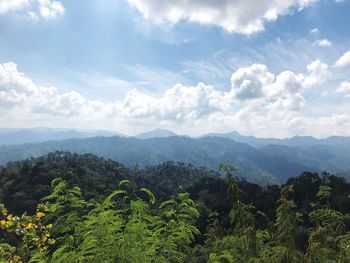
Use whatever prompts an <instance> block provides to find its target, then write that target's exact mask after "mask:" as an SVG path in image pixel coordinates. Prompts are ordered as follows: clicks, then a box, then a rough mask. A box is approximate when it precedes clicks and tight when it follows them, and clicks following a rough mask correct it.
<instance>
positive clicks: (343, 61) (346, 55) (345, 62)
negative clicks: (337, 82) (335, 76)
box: [334, 50, 350, 67]
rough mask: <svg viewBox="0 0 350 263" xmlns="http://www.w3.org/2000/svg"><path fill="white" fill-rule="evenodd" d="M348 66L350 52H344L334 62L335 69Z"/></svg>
mask: <svg viewBox="0 0 350 263" xmlns="http://www.w3.org/2000/svg"><path fill="white" fill-rule="evenodd" d="M349 64H350V50H349V51H347V52H345V53H344V54H343V55H342V56H341V57H340V58H339V59H338V60H337V61H336V62H335V64H334V65H335V66H336V67H345V66H347V65H349Z"/></svg>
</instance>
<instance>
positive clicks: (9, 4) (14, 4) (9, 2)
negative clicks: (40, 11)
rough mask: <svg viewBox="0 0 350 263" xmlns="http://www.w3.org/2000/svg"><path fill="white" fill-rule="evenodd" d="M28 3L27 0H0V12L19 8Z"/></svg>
mask: <svg viewBox="0 0 350 263" xmlns="http://www.w3.org/2000/svg"><path fill="white" fill-rule="evenodd" d="M27 5H29V0H1V1H0V14H3V13H7V12H10V11H12V10H16V9H20V8H23V7H25V6H27Z"/></svg>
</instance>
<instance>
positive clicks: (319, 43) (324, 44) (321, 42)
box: [313, 39, 332, 47]
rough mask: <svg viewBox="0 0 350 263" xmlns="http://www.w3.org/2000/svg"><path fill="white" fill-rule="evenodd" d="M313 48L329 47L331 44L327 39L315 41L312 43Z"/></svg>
mask: <svg viewBox="0 0 350 263" xmlns="http://www.w3.org/2000/svg"><path fill="white" fill-rule="evenodd" d="M313 45H314V46H318V47H331V46H332V42H331V41H329V40H328V39H322V40H317V41H315V42H314V43H313Z"/></svg>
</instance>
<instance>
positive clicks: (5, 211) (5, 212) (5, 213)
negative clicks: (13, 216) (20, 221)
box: [1, 208, 8, 216]
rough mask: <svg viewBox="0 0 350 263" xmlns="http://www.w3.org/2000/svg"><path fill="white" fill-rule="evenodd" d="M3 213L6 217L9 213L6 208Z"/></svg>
mask: <svg viewBox="0 0 350 263" xmlns="http://www.w3.org/2000/svg"><path fill="white" fill-rule="evenodd" d="M1 213H2V214H3V215H4V216H7V213H8V211H7V209H6V208H3V209H2V210H1Z"/></svg>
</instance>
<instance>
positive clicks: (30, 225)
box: [26, 223, 34, 229]
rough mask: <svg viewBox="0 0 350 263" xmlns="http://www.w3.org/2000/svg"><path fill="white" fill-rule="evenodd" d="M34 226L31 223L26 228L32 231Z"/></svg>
mask: <svg viewBox="0 0 350 263" xmlns="http://www.w3.org/2000/svg"><path fill="white" fill-rule="evenodd" d="M33 226H34V225H33V224H32V223H29V224H28V225H27V226H26V229H32V228H33Z"/></svg>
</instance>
